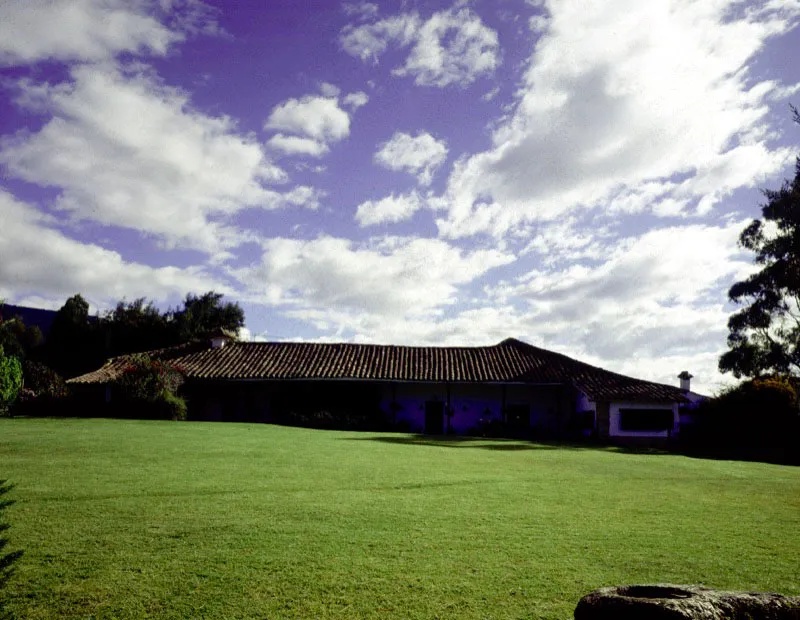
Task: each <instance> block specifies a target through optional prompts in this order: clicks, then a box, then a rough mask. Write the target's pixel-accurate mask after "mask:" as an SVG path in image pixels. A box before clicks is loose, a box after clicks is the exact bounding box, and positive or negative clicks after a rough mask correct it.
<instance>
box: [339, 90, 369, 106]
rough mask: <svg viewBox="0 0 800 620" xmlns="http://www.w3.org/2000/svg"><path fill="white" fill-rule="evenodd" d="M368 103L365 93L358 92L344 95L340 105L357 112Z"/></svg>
mask: <svg viewBox="0 0 800 620" xmlns="http://www.w3.org/2000/svg"><path fill="white" fill-rule="evenodd" d="M368 101H369V97H368V96H367V93H365V92H363V91H360V90H359V91H358V92H355V93H350V94H348V95H345V97H344V99H343V100H342V103H343V104H344V105H346V106H347V107H349V108H350V109H351V110H357V109H358V108H360V107H361V106H364V105H367V102H368Z"/></svg>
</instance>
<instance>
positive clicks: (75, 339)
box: [44, 295, 104, 377]
mask: <svg viewBox="0 0 800 620" xmlns="http://www.w3.org/2000/svg"><path fill="white" fill-rule="evenodd" d="M45 350H46V355H45V357H44V360H45V361H46V363H47V365H48V366H50V367H51V368H53V369H54V370H55V371H56V372H58V373H59V374H60V375H62V376H64V377H74V376H76V375H79V374H81V373H84V372H88V371H89V370H92V369H94V368H96V367H97V366H98V365H99V364H100V363H102V361H103V359H104V355H103V345H102V341H101V338H100V334H99V333H98V331H97V329H95V325H93V324H92V321H91V320H90V318H89V303H88V302H87V301H86V300H85V299H84V298H83V297H82V296H81V295H73V296H72V297H70V298H69V299H67V301H65V302H64V305H63V306H61V308H59V310H58V312H56V316H55V318H54V319H53V326H52V327H51V328H50V333H49V334H48V335H47V339H46V341H45Z"/></svg>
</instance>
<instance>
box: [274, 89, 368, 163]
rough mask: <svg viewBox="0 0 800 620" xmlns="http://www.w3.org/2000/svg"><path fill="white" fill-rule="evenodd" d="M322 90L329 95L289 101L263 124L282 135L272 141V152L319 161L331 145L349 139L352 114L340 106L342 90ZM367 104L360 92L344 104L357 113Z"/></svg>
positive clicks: (279, 106) (275, 109)
mask: <svg viewBox="0 0 800 620" xmlns="http://www.w3.org/2000/svg"><path fill="white" fill-rule="evenodd" d="M334 89H335V90H334ZM322 90H323V92H324V93H327V94H323V95H321V96H319V95H306V96H305V97H302V98H300V99H288V100H287V101H284V102H283V103H280V104H278V105H277V106H275V107H274V108H273V110H272V112H270V115H269V118H267V120H266V122H265V123H264V129H267V130H273V131H278V132H281V133H278V134H276V135H275V136H273V137H272V138H271V139H270V140H269V142H268V144H269V145H270V146H271V147H272V148H276V149H278V150H281V151H282V152H284V153H286V154H288V155H300V154H303V155H310V156H312V157H320V156H322V155H324V154H325V153H327V152H328V150H329V145H330V144H331V143H333V142H338V141H340V140H343V139H344V138H346V137H347V136H348V135H350V114H349V113H348V112H347V111H346V110H343V109H342V108H341V107H340V106H339V96H338V94H339V89H338V88H336V87H335V86H333V85H331V84H324V85H323V88H322ZM368 100H369V97H367V95H366V94H365V93H362V92H360V91H359V92H355V93H350V94H348V95H346V96H345V97H344V99H343V104H344V105H345V106H347V107H348V108H350V109H351V110H353V111H355V110H356V109H357V108H359V107H360V106H362V105H364V104H365V103H367V101H368ZM283 132H285V133H283ZM286 133H288V134H294V135H289V136H287V135H285V134H286Z"/></svg>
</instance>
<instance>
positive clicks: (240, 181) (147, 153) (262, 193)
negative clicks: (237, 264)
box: [0, 65, 286, 252]
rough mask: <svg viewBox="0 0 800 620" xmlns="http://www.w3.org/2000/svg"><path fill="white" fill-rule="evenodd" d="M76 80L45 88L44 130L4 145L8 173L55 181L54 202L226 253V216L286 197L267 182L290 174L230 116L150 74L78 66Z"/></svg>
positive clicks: (230, 234)
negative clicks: (201, 106)
mask: <svg viewBox="0 0 800 620" xmlns="http://www.w3.org/2000/svg"><path fill="white" fill-rule="evenodd" d="M72 78H73V81H72V82H71V83H69V84H67V85H63V84H62V85H60V86H59V87H56V88H52V89H51V90H50V91H49V92H47V95H46V101H47V105H48V106H49V109H50V111H51V113H52V115H53V116H52V118H51V119H50V120H49V121H48V122H47V123H45V125H44V126H43V127H42V128H41V129H40V130H39V131H37V132H34V133H28V132H24V131H23V132H20V133H18V134H17V135H15V136H6V137H5V138H4V139H3V140H2V142H0V163H2V164H4V165H5V167H6V170H7V171H8V173H9V174H11V175H12V176H15V177H18V178H21V179H24V180H26V181H30V182H33V183H38V184H40V185H42V186H50V187H55V188H58V189H59V190H60V193H59V196H58V198H57V200H56V203H55V205H56V207H57V208H58V209H61V210H66V211H68V212H70V213H71V214H72V215H73V216H74V217H76V218H79V219H89V220H93V221H96V222H100V223H102V224H110V225H116V226H122V227H126V228H131V229H134V230H137V231H140V232H143V233H148V234H151V235H155V236H156V237H157V238H158V239H160V240H161V241H162V242H163V243H164V244H165V245H166V246H168V247H172V246H182V247H192V248H198V249H201V250H205V251H209V252H220V251H222V250H223V249H225V248H229V247H232V246H234V245H236V244H237V243H238V242H239V241H240V240H241V235H240V232H238V231H236V230H234V229H233V228H231V227H230V226H228V225H226V224H225V219H226V218H230V216H232V215H233V214H235V213H236V212H238V211H240V210H241V209H243V208H246V207H260V208H269V209H271V208H278V207H281V206H284V205H285V204H286V201H285V200H284V199H282V197H281V194H279V193H278V192H276V191H274V190H269V189H267V188H265V184H268V183H274V182H279V181H283V180H285V173H284V172H283V171H282V170H280V169H279V168H277V167H276V166H275V165H274V164H272V163H271V162H270V161H269V159H268V158H267V157H266V156H265V153H264V152H263V150H262V148H261V146H260V145H259V144H258V143H257V142H256V141H255V140H254V139H253V138H251V137H248V136H243V135H241V134H239V133H237V131H236V126H235V123H234V122H233V121H232V120H231V119H229V118H227V117H212V116H207V115H205V114H201V113H199V112H197V111H194V110H193V109H192V108H191V107H190V104H189V101H188V96H187V95H186V94H185V93H183V92H182V91H179V90H177V89H174V88H169V87H166V86H164V85H162V84H160V83H159V82H158V81H157V80H156V79H155V78H153V77H152V76H150V75H148V74H146V73H138V74H134V75H126V74H123V73H121V72H119V71H118V70H116V69H113V68H109V67H107V66H95V65H82V66H77V67H75V68H74V69H73V70H72Z"/></svg>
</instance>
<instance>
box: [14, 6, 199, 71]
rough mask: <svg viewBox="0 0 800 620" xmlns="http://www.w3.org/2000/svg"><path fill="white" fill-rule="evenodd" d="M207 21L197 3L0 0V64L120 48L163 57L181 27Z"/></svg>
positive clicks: (105, 53) (88, 56)
mask: <svg viewBox="0 0 800 620" xmlns="http://www.w3.org/2000/svg"><path fill="white" fill-rule="evenodd" d="M164 22H168V23H169V24H170V25H171V26H172V27H168V26H167V25H165V23H164ZM212 26H214V23H213V21H212V20H211V16H210V15H209V12H208V11H207V9H206V7H204V5H202V3H200V2H166V3H161V4H158V3H156V2H150V1H146V0H145V1H137V2H131V1H127V0H4V2H3V3H2V4H1V5H0V65H3V64H6V65H13V64H23V63H31V62H37V61H41V60H46V59H55V60H64V61H74V60H79V61H99V60H106V59H109V58H112V57H114V56H116V55H117V54H119V53H122V52H129V53H133V54H144V53H146V54H154V55H159V56H163V55H164V54H165V53H166V52H167V50H168V48H169V47H170V45H172V44H173V43H176V42H179V41H181V40H183V39H184V38H185V35H184V32H196V31H208V30H209V29H211V30H214V28H213V27H212Z"/></svg>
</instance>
